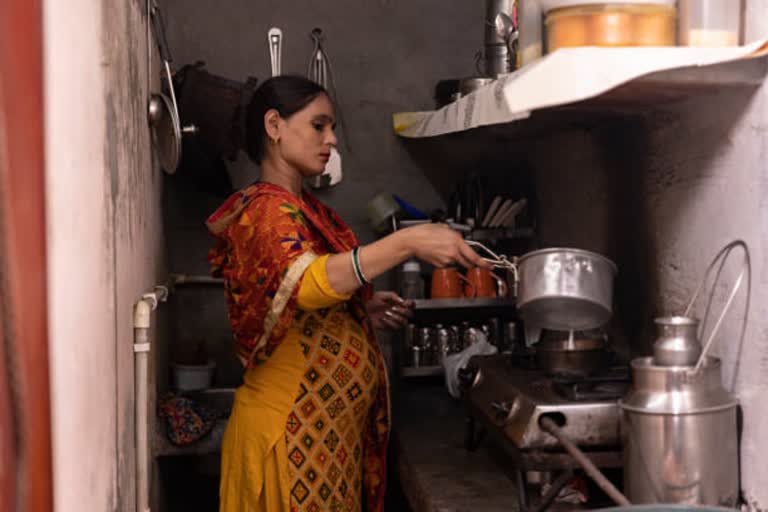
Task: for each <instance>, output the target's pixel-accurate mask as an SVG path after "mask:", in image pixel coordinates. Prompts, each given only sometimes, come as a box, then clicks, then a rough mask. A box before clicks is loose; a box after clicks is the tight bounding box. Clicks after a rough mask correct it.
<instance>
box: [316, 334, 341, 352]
mask: <svg viewBox="0 0 768 512" xmlns="http://www.w3.org/2000/svg"><path fill="white" fill-rule="evenodd" d="M320 346H321V347H323V348H324V349H325V350H327V351H328V352H330V353H331V354H333V355H335V356H336V355H338V354H339V351H340V350H341V343H339V342H338V341H336V340H334V339H331V338H329V337H328V336H323V341H321V342H320Z"/></svg>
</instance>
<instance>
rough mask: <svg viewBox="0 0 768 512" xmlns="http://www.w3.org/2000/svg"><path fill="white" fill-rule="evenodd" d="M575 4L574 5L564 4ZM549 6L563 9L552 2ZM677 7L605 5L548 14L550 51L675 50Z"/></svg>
mask: <svg viewBox="0 0 768 512" xmlns="http://www.w3.org/2000/svg"><path fill="white" fill-rule="evenodd" d="M565 3H566V4H567V3H573V2H565ZM549 5H555V6H557V5H560V4H559V3H558V2H554V1H551V2H549ZM676 15H677V11H676V9H675V7H674V3H672V4H669V3H642V2H634V3H632V2H618V3H615V2H605V3H592V4H588V5H572V6H566V7H557V8H553V9H550V10H548V11H546V16H545V27H546V42H547V51H548V52H553V51H555V50H557V49H558V48H568V47H574V46H675V36H676V23H675V21H676Z"/></svg>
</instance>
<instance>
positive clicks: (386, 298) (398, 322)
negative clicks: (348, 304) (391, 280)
mask: <svg viewBox="0 0 768 512" xmlns="http://www.w3.org/2000/svg"><path fill="white" fill-rule="evenodd" d="M365 306H366V308H367V309H368V316H369V317H370V318H371V323H372V324H373V327H374V329H392V330H395V329H400V328H401V327H404V326H405V325H406V324H407V323H408V319H409V318H412V317H413V301H411V300H403V299H401V298H400V296H398V295H397V294H396V293H395V292H376V293H374V294H373V297H372V298H371V300H369V301H368V302H367V303H366V305H365Z"/></svg>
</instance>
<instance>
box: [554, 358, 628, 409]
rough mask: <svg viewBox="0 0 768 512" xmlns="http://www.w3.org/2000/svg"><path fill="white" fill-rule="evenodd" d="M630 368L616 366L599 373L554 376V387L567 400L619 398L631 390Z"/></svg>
mask: <svg viewBox="0 0 768 512" xmlns="http://www.w3.org/2000/svg"><path fill="white" fill-rule="evenodd" d="M629 385H630V376H629V368H627V367H626V366H616V367H613V368H609V369H608V370H607V371H605V372H603V373H600V374H598V375H591V376H588V377H582V376H577V377H571V376H565V375H559V376H555V377H552V389H553V390H554V391H555V392H556V393H557V394H559V395H560V396H562V397H563V398H565V399H567V400H573V401H575V402H581V401H586V400H618V399H619V398H621V397H622V396H624V395H626V394H627V391H629Z"/></svg>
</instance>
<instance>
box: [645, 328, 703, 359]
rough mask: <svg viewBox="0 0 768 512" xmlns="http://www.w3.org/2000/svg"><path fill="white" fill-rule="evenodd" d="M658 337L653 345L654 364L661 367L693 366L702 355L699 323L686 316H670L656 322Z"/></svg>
mask: <svg viewBox="0 0 768 512" xmlns="http://www.w3.org/2000/svg"><path fill="white" fill-rule="evenodd" d="M655 323H656V329H657V331H658V337H657V338H656V342H655V343H654V344H653V364H656V365H659V366H693V365H695V364H696V361H698V360H699V356H700V355H701V343H699V338H698V330H699V321H698V320H696V319H695V318H688V317H685V316H668V317H662V318H657V319H656V320H655Z"/></svg>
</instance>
